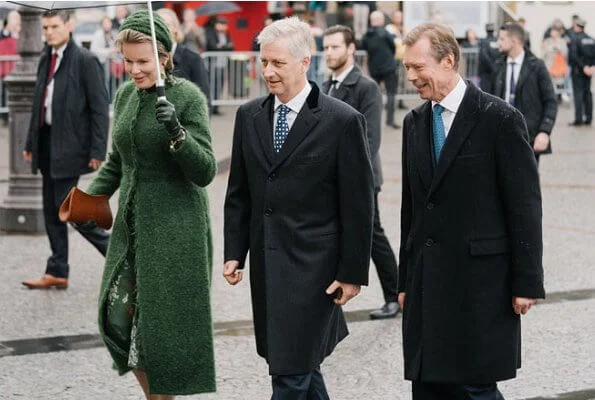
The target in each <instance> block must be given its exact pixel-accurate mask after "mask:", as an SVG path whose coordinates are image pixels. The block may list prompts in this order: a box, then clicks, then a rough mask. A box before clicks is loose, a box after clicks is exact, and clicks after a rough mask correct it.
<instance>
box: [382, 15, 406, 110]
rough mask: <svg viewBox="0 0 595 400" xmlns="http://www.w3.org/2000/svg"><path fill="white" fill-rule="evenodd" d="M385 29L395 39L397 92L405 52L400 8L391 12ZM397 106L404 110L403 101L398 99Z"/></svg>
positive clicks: (404, 33)
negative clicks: (390, 18) (390, 17)
mask: <svg viewBox="0 0 595 400" xmlns="http://www.w3.org/2000/svg"><path fill="white" fill-rule="evenodd" d="M386 30H387V31H388V33H390V34H391V35H393V36H394V40H395V60H397V71H396V77H397V83H396V86H397V92H398V91H399V75H400V72H401V71H402V70H403V55H404V54H405V47H404V46H403V39H404V38H405V35H406V33H407V32H406V31H405V28H404V26H403V12H402V11H401V10H396V11H395V12H394V13H393V18H392V21H391V23H390V24H388V25H386ZM403 83H404V82H401V87H404V85H403ZM397 107H398V108H399V109H401V110H406V109H407V106H406V105H405V103H404V102H403V100H402V99H401V100H399V102H398V104H397Z"/></svg>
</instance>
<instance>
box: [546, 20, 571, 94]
mask: <svg viewBox="0 0 595 400" xmlns="http://www.w3.org/2000/svg"><path fill="white" fill-rule="evenodd" d="M563 32H564V26H560V25H553V26H551V27H550V28H549V31H548V37H547V38H546V39H544V40H543V43H542V45H541V54H543V61H544V62H545V66H546V68H547V70H548V72H549V74H550V78H551V79H552V83H553V84H554V88H555V89H556V91H557V92H558V93H562V92H563V91H564V90H565V88H566V85H565V82H566V78H567V77H568V42H567V41H566V39H565V38H564V37H563V36H562V35H563ZM561 96H562V95H561V94H559V95H558V98H559V99H561Z"/></svg>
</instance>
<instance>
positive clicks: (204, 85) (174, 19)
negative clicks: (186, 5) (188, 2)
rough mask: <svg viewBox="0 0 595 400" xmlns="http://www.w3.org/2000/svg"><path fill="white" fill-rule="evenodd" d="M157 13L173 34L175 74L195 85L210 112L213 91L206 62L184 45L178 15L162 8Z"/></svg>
mask: <svg viewBox="0 0 595 400" xmlns="http://www.w3.org/2000/svg"><path fill="white" fill-rule="evenodd" d="M157 13H158V14H159V15H161V18H163V21H164V22H165V24H166V25H167V27H168V28H169V31H170V33H171V34H172V38H173V45H172V54H173V63H174V71H173V74H174V75H175V76H179V77H180V78H184V79H187V80H189V81H190V82H192V83H194V84H195V85H196V86H197V87H198V88H199V89H200V90H201V91H202V93H203V94H204V95H205V97H206V99H207V104H208V107H209V110H210V109H211V100H210V98H209V97H210V95H211V91H210V90H209V73H208V72H207V68H206V67H205V63H204V60H203V59H202V57H201V56H200V55H199V54H198V53H195V52H194V51H192V50H190V49H189V48H188V47H186V46H185V45H184V44H183V41H184V34H183V33H182V31H181V30H180V20H179V19H178V16H177V15H176V13H175V12H174V11H173V10H172V9H170V8H161V9H159V10H157Z"/></svg>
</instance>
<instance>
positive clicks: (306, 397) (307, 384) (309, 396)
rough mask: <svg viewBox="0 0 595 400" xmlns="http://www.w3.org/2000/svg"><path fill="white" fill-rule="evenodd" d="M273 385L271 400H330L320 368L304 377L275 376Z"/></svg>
mask: <svg viewBox="0 0 595 400" xmlns="http://www.w3.org/2000/svg"><path fill="white" fill-rule="evenodd" d="M272 383H273V396H272V397H271V400H329V396H328V393H327V391H326V386H325V384H324V379H323V377H322V374H321V373H320V369H319V368H317V369H315V370H314V371H312V372H310V373H308V374H304V375H273V376H272Z"/></svg>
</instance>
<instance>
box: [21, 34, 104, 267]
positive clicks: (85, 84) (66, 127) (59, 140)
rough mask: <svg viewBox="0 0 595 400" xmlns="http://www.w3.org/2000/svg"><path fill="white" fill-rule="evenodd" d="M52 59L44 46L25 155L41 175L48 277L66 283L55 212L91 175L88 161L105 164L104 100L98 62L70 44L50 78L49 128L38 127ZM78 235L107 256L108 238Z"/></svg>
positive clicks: (64, 242) (98, 233)
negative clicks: (82, 177)
mask: <svg viewBox="0 0 595 400" xmlns="http://www.w3.org/2000/svg"><path fill="white" fill-rule="evenodd" d="M50 55H51V49H50V48H49V47H47V46H46V48H45V49H44V51H43V53H42V55H41V59H40V61H39V67H38V69H37V82H36V84H35V93H34V97H33V109H32V113H31V122H30V126H29V133H28V136H27V141H26V143H25V150H26V151H28V152H31V153H32V163H31V169H32V172H33V173H34V174H35V173H37V170H38V169H39V170H40V171H41V173H42V175H43V211H44V217H45V225H46V231H47V234H48V238H49V240H50V245H51V248H52V256H51V257H49V258H48V261H47V268H46V273H48V274H50V275H54V276H57V277H68V272H69V266H68V232H67V227H66V224H64V223H63V222H61V221H60V220H59V219H58V209H59V207H60V204H61V203H62V201H63V200H64V198H65V197H66V195H67V194H68V191H69V190H70V189H71V188H72V187H73V186H76V185H77V183H78V180H79V177H80V175H83V174H86V173H89V172H93V169H92V168H90V167H89V161H90V160H91V159H97V160H104V159H105V153H106V147H107V136H108V127H109V114H108V97H107V90H106V87H105V83H104V72H103V68H102V66H101V64H100V62H99V60H98V59H97V57H96V56H95V55H94V54H92V53H91V52H89V51H88V50H87V49H83V48H80V47H78V46H77V45H76V44H75V43H74V42H73V41H72V40H71V41H70V42H69V43H68V45H67V47H66V49H65V50H64V55H63V59H62V60H61V62H60V64H59V66H58V69H57V70H56V72H55V74H54V92H53V98H52V110H51V112H52V125H51V126H48V125H46V124H45V123H44V124H43V125H42V126H40V125H41V124H40V122H41V119H42V117H41V109H42V106H43V105H42V98H43V93H44V91H45V88H46V84H47V82H46V81H47V76H48V69H49V66H50ZM79 232H80V233H81V234H82V235H83V236H84V237H85V238H86V239H87V240H89V241H90V242H91V244H93V246H95V247H96V248H97V249H98V250H99V251H100V252H101V253H102V254H104V255H105V253H106V251H107V244H108V239H109V235H108V234H107V233H106V232H105V231H104V230H103V229H99V228H96V229H93V230H87V231H81V230H79Z"/></svg>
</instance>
